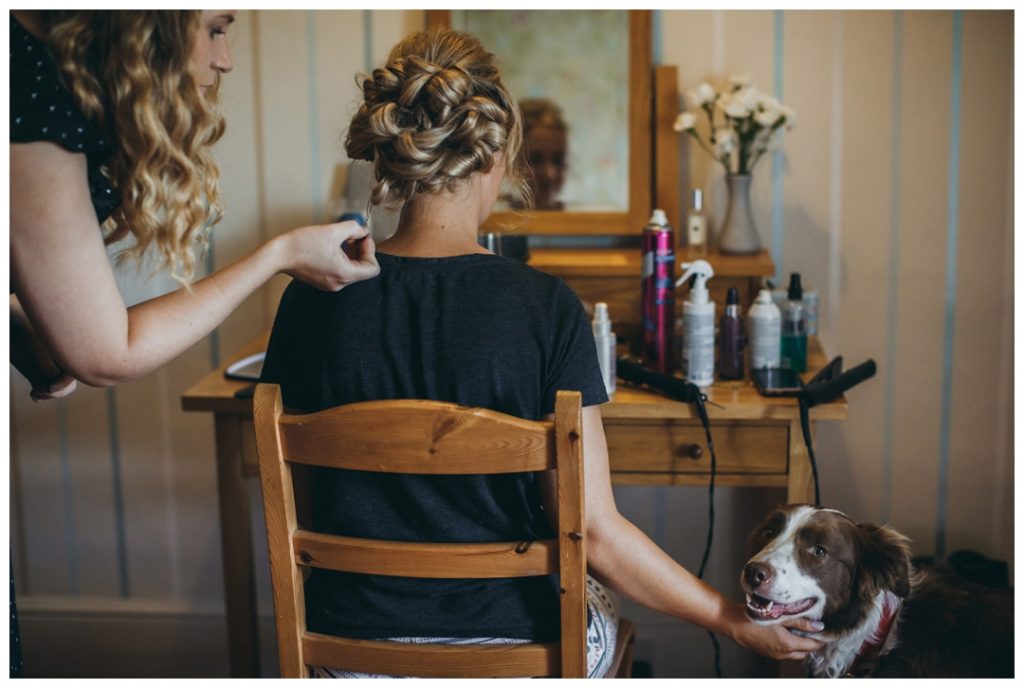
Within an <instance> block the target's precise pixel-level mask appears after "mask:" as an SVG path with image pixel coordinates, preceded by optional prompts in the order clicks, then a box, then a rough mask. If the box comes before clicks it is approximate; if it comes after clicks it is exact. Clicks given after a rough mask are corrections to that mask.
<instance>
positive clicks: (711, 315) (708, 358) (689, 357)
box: [676, 260, 715, 387]
mask: <svg viewBox="0 0 1024 688" xmlns="http://www.w3.org/2000/svg"><path fill="white" fill-rule="evenodd" d="M680 267H682V268H683V270H684V272H683V276H682V277H680V278H679V279H678V280H677V281H676V286H677V287H678V286H682V284H683V283H684V282H686V280H688V279H690V278H691V277H695V279H694V281H693V288H692V289H691V290H690V296H689V297H688V298H687V299H686V301H685V302H683V361H682V364H683V376H684V377H685V378H686V379H687V380H688V381H689V382H692V383H693V384H695V385H697V386H698V387H707V386H709V385H710V384H711V383H713V382H714V381H715V302H714V301H711V300H710V299H709V298H708V286H707V282H708V280H709V279H711V278H712V277H713V276H714V274H715V271H714V270H713V269H712V268H711V264H710V263H708V262H707V261H706V260H695V261H693V262H692V263H683V264H682V265H681V266H680Z"/></svg>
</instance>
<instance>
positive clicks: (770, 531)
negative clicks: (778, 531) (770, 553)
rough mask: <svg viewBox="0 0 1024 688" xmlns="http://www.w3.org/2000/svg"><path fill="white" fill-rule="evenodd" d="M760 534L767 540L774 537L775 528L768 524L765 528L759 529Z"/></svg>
mask: <svg viewBox="0 0 1024 688" xmlns="http://www.w3.org/2000/svg"><path fill="white" fill-rule="evenodd" d="M761 535H762V537H765V538H768V539H769V540H771V539H772V538H773V537H775V529H774V528H772V527H771V526H768V527H767V528H765V529H764V530H762V531H761Z"/></svg>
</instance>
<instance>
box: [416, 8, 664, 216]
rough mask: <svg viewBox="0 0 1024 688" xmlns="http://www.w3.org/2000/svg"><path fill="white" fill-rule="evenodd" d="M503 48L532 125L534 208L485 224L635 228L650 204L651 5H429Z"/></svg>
mask: <svg viewBox="0 0 1024 688" xmlns="http://www.w3.org/2000/svg"><path fill="white" fill-rule="evenodd" d="M427 26H428V27H433V26H451V27H453V28H456V29H459V30H462V31H468V32H470V33H472V34H474V35H475V36H477V37H478V38H480V40H481V41H482V42H483V44H484V46H485V47H486V48H487V49H488V50H490V51H491V52H493V53H494V54H495V55H497V57H498V60H499V62H500V64H501V68H502V75H503V77H504V78H505V80H506V83H507V84H508V86H509V89H510V90H511V91H512V93H513V95H514V96H515V97H516V98H518V100H519V104H520V107H521V108H522V110H523V115H524V120H525V124H526V146H527V155H528V157H529V159H530V162H531V167H532V168H533V170H534V175H535V182H534V184H535V187H534V188H535V209H534V210H533V211H531V212H530V213H529V214H527V215H526V216H524V215H523V214H522V213H516V212H513V211H514V208H510V207H509V205H508V204H505V206H504V210H502V208H501V207H500V206H499V208H498V209H497V210H496V211H495V212H494V213H493V214H492V215H491V217H490V218H489V219H488V220H487V222H486V223H485V224H484V229H488V230H506V231H508V230H511V231H514V232H517V233H523V234H577V235H592V234H598V235H600V234H629V235H635V234H637V233H638V232H639V230H640V227H642V226H643V224H644V223H645V222H646V220H647V215H648V214H649V212H650V207H651V170H650V165H651V156H650V150H651V134H650V122H651V57H650V36H651V17H650V12H649V11H646V10H643V11H638V10H634V11H622V10H615V11H593V10H588V11H572V10H567V11H561V10H559V11H554V10H453V11H448V10H429V11H427Z"/></svg>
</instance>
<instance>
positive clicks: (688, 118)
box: [672, 112, 697, 131]
mask: <svg viewBox="0 0 1024 688" xmlns="http://www.w3.org/2000/svg"><path fill="white" fill-rule="evenodd" d="M696 126H697V115H695V114H693V113H692V112H680V113H679V116H678V117H676V121H675V123H674V124H673V125H672V128H673V129H675V130H676V131H689V130H690V129H693V128H694V127H696Z"/></svg>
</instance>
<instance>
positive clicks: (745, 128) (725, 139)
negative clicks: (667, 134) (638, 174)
mask: <svg viewBox="0 0 1024 688" xmlns="http://www.w3.org/2000/svg"><path fill="white" fill-rule="evenodd" d="M686 99H687V101H689V103H690V105H691V106H692V107H695V108H699V109H700V110H702V111H703V112H704V114H705V115H706V116H707V122H708V129H709V133H708V134H707V140H705V139H704V138H703V137H702V136H701V134H700V133H699V132H698V131H697V124H698V120H699V117H698V115H697V113H696V112H693V111H685V112H682V113H680V115H679V116H678V117H676V121H675V124H674V125H673V128H674V129H675V130H676V131H678V132H686V133H687V134H689V135H690V136H692V137H693V138H694V139H695V140H696V141H697V143H698V144H700V146H701V148H703V149H704V150H706V151H707V152H708V153H709V154H710V155H711V157H713V158H714V159H715V160H717V161H718V162H720V163H722V165H723V166H724V167H725V171H726V172H728V173H729V174H750V172H751V171H752V170H753V169H754V165H755V164H757V161H758V160H760V159H761V156H762V155H764V153H765V151H767V150H769V149H770V148H772V146H773V145H774V143H775V140H776V139H777V138H778V137H777V136H775V134H776V132H778V131H779V130H780V129H781V128H782V127H786V129H792V128H793V126H794V125H795V124H796V113H795V112H793V110H792V109H791V108H789V107H786V106H785V105H783V104H782V103H780V102H779V101H778V100H777V99H775V98H774V97H772V96H770V95H768V94H767V93H762V92H761V91H758V90H757V89H756V88H754V87H753V86H751V85H750V80H749V78H748V77H745V76H734V77H731V78H730V79H729V87H728V89H727V90H726V91H724V92H722V93H718V92H716V91H715V89H714V88H712V87H711V85H710V84H708V83H702V84H701V85H699V86H698V87H697V88H695V89H694V90H692V91H690V92H689V93H688V94H687V96H686Z"/></svg>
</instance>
